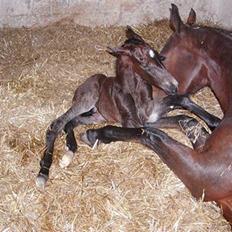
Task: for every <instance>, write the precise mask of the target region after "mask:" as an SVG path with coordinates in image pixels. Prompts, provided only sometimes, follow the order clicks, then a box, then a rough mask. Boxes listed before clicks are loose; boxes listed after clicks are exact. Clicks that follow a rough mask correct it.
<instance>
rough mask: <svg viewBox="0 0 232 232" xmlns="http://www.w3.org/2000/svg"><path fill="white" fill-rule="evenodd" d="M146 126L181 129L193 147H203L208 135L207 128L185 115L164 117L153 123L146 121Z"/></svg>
mask: <svg viewBox="0 0 232 232" xmlns="http://www.w3.org/2000/svg"><path fill="white" fill-rule="evenodd" d="M146 126H147V127H152V128H163V129H165V128H167V129H181V131H182V132H183V133H184V134H185V135H186V136H187V137H188V139H189V140H190V142H191V143H192V146H193V148H194V149H199V148H201V147H203V146H204V144H205V141H206V139H207V138H208V136H209V133H208V132H207V130H206V129H205V128H204V127H203V126H202V125H201V124H200V123H199V122H198V121H197V120H196V119H195V118H193V117H190V116H187V115H176V116H169V117H164V118H161V119H159V120H158V121H156V122H154V123H147V124H146Z"/></svg>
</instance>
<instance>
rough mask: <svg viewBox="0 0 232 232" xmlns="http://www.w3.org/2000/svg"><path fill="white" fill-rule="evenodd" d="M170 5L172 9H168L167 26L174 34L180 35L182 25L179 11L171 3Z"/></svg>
mask: <svg viewBox="0 0 232 232" xmlns="http://www.w3.org/2000/svg"><path fill="white" fill-rule="evenodd" d="M171 5H172V8H171V9H170V19H169V26H170V28H171V29H172V30H173V31H174V32H178V33H180V31H181V29H182V28H183V26H184V24H183V22H182V20H181V18H180V15H179V10H178V8H177V6H176V5H175V4H173V3H172V4H171Z"/></svg>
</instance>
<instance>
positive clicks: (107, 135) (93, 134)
mask: <svg viewBox="0 0 232 232" xmlns="http://www.w3.org/2000/svg"><path fill="white" fill-rule="evenodd" d="M142 133H143V129H141V128H125V127H116V126H105V127H102V128H99V129H89V130H87V131H86V138H87V140H88V144H89V145H92V146H93V145H94V144H95V142H96V140H99V141H100V142H103V143H110V142H115V141H126V140H133V139H138V138H139V137H140V135H141V134H142Z"/></svg>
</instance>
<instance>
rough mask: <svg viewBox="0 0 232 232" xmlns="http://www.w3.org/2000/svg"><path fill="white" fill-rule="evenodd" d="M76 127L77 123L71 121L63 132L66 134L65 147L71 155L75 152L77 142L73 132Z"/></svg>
mask: <svg viewBox="0 0 232 232" xmlns="http://www.w3.org/2000/svg"><path fill="white" fill-rule="evenodd" d="M77 125H78V121H76V120H71V121H70V122H68V123H67V124H66V125H65V127H64V132H65V133H66V146H67V147H68V149H69V150H70V151H72V152H73V153H75V152H76V151H77V142H76V139H75V135H74V131H73V129H74V128H75V127H76V126H77Z"/></svg>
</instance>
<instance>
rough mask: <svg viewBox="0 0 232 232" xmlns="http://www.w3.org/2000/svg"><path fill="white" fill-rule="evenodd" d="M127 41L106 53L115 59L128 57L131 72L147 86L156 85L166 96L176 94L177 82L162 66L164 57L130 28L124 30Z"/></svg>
mask: <svg viewBox="0 0 232 232" xmlns="http://www.w3.org/2000/svg"><path fill="white" fill-rule="evenodd" d="M126 36H127V40H126V41H125V42H124V44H123V45H122V46H120V47H116V48H108V50H107V51H108V52H109V53H110V54H112V55H114V56H116V57H117V58H119V59H120V58H122V57H125V56H126V57H128V58H129V59H130V61H131V63H132V64H133V71H134V72H136V73H137V74H139V75H140V76H141V77H142V78H143V79H145V80H146V81H147V82H148V83H149V84H151V85H156V86H157V87H159V88H161V89H163V90H164V91H165V92H166V93H167V94H175V93H176V92H177V87H178V82H177V81H176V79H175V78H174V77H173V76H172V75H171V74H170V73H169V72H168V71H167V70H166V68H165V66H164V65H163V60H164V57H163V56H161V55H160V54H159V53H158V52H157V51H155V50H154V49H153V48H152V47H151V46H150V45H149V44H148V43H146V42H145V41H144V40H143V38H142V37H141V36H139V35H138V34H136V33H135V32H134V31H133V30H132V28H131V27H129V26H128V27H127V30H126Z"/></svg>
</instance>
